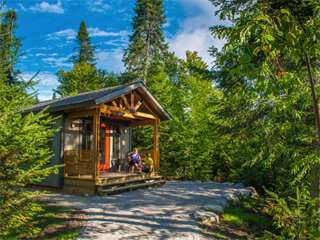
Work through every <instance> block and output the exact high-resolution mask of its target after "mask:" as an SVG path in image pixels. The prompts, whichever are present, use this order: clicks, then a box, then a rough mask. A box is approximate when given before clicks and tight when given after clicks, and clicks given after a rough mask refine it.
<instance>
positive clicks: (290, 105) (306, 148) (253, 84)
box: [211, 1, 320, 195]
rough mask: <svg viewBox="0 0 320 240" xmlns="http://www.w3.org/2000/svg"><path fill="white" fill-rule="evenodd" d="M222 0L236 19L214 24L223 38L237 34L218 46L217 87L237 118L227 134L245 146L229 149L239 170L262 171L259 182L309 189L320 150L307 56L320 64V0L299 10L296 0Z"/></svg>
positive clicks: (226, 13) (225, 109) (226, 112)
mask: <svg viewBox="0 0 320 240" xmlns="http://www.w3.org/2000/svg"><path fill="white" fill-rule="evenodd" d="M215 2H220V3H221V4H222V5H221V9H220V17H222V18H228V19H229V20H230V21H233V23H234V26H233V27H230V28H225V27H219V26H218V27H215V28H212V29H211V30H212V32H213V34H214V35H216V36H218V37H219V38H227V39H230V40H231V39H232V41H229V42H228V43H227V44H226V45H225V47H224V48H223V50H222V52H221V53H218V52H217V51H216V50H215V49H214V48H212V49H211V50H212V54H213V55H214V56H215V57H217V61H216V63H217V66H218V68H216V69H215V75H216V76H217V85H218V86H219V87H220V88H221V90H223V92H224V95H225V98H223V99H222V101H221V108H220V110H219V111H217V113H216V114H217V115H218V116H221V118H222V119H225V121H228V122H230V124H229V125H228V126H220V127H219V129H220V130H219V133H220V134H221V135H222V134H225V133H229V134H230V136H231V137H232V142H233V143H234V146H236V147H237V150H236V151H228V154H229V155H230V156H231V158H233V159H235V160H236V162H235V165H236V166H237V169H238V170H237V169H234V172H233V176H234V177H236V178H241V176H244V175H243V171H244V172H247V173H248V174H245V176H249V175H250V172H251V170H254V169H257V170H258V169H260V170H261V171H260V172H259V174H257V173H256V172H254V171H252V174H251V176H252V177H254V176H256V177H257V178H256V185H255V186H257V184H258V188H260V189H261V186H262V185H266V186H268V187H272V188H273V189H274V190H275V191H276V192H278V193H280V192H281V193H282V194H283V195H287V194H290V193H291V194H292V193H293V191H294V189H293V187H291V186H294V185H297V184H299V185H300V186H304V187H308V183H309V182H310V180H311V179H312V177H313V176H312V174H310V171H311V170H312V168H314V167H315V166H317V165H318V164H319V151H318V141H317V131H316V125H315V120H314V119H315V118H314V113H313V105H312V99H311V93H310V88H309V80H308V75H307V70H306V68H305V59H304V57H305V54H306V52H309V54H310V56H311V61H312V63H313V64H314V66H318V57H317V54H318V53H319V38H317V35H318V34H319V33H318V32H319V30H318V29H319V24H320V21H319V18H318V14H319V3H317V2H315V1H299V3H300V4H299V5H298V6H297V9H300V10H299V11H300V13H301V14H298V13H297V12H293V14H294V15H293V14H292V13H291V12H290V6H291V4H289V6H287V5H286V4H280V5H279V6H280V7H281V8H280V9H276V8H272V7H271V6H270V5H268V4H269V3H268V1H266V2H264V1H258V2H257V3H255V2H253V1H242V3H241V4H240V2H241V1H238V2H237V3H239V4H240V5H237V4H235V5H234V6H233V7H230V5H228V4H229V2H228V4H227V2H226V1H215ZM235 2H236V1H233V3H235ZM243 3H245V4H243ZM271 3H272V4H273V3H274V4H279V3H280V2H279V1H270V4H271ZM246 4H247V5H246ZM297 4H298V3H297ZM310 4H312V10H313V11H310ZM274 6H275V5H274ZM299 11H298V12H299ZM235 14H238V15H239V18H235ZM302 18H303V19H304V20H303V21H302V20H301V19H302ZM313 71H314V72H313V74H314V75H315V76H317V74H318V72H317V71H316V68H313ZM316 84H318V80H317V78H316ZM317 94H320V92H319V90H318V88H317ZM254 165H255V168H253V166H254ZM240 166H242V167H240ZM263 179H265V180H264V181H263V182H261V181H260V180H263ZM252 180H253V181H254V179H252Z"/></svg>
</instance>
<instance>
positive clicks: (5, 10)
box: [2, 5, 9, 13]
mask: <svg viewBox="0 0 320 240" xmlns="http://www.w3.org/2000/svg"><path fill="white" fill-rule="evenodd" d="M8 10H9V9H8V7H7V6H6V5H4V6H2V12H3V13H4V12H7V11H8Z"/></svg>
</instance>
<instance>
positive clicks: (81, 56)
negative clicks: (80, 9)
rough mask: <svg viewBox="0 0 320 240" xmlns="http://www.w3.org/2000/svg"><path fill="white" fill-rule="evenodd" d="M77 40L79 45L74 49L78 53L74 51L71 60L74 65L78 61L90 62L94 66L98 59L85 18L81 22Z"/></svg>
mask: <svg viewBox="0 0 320 240" xmlns="http://www.w3.org/2000/svg"><path fill="white" fill-rule="evenodd" d="M76 42H77V43H78V44H79V46H78V47H75V48H74V49H73V51H74V52H76V53H74V54H73V55H72V56H71V57H70V59H69V60H70V61H71V62H72V63H73V64H74V65H76V64H78V63H89V64H91V65H92V66H94V65H95V64H96V63H97V62H96V61H97V59H96V58H95V56H94V53H95V46H92V43H91V38H90V37H89V33H88V31H87V27H86V23H85V21H84V20H83V21H82V22H81V24H80V28H79V32H78V35H77V40H76Z"/></svg>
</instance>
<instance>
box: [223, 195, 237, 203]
mask: <svg viewBox="0 0 320 240" xmlns="http://www.w3.org/2000/svg"><path fill="white" fill-rule="evenodd" d="M222 197H224V198H225V199H227V200H228V201H237V200H238V199H239V198H238V196H237V194H236V193H226V194H223V195H222Z"/></svg>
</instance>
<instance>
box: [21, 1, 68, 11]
mask: <svg viewBox="0 0 320 240" xmlns="http://www.w3.org/2000/svg"><path fill="white" fill-rule="evenodd" d="M21 6H22V5H21ZM21 6H20V7H21ZM22 7H23V6H22ZM22 7H21V9H22ZM23 8H24V7H23ZM24 9H25V8H24ZM28 9H29V10H31V11H33V12H50V13H64V9H63V8H62V7H61V2H60V0H59V1H58V3H57V4H50V3H47V2H45V1H43V2H42V3H40V4H39V3H36V5H34V6H31V7H29V8H28Z"/></svg>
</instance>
